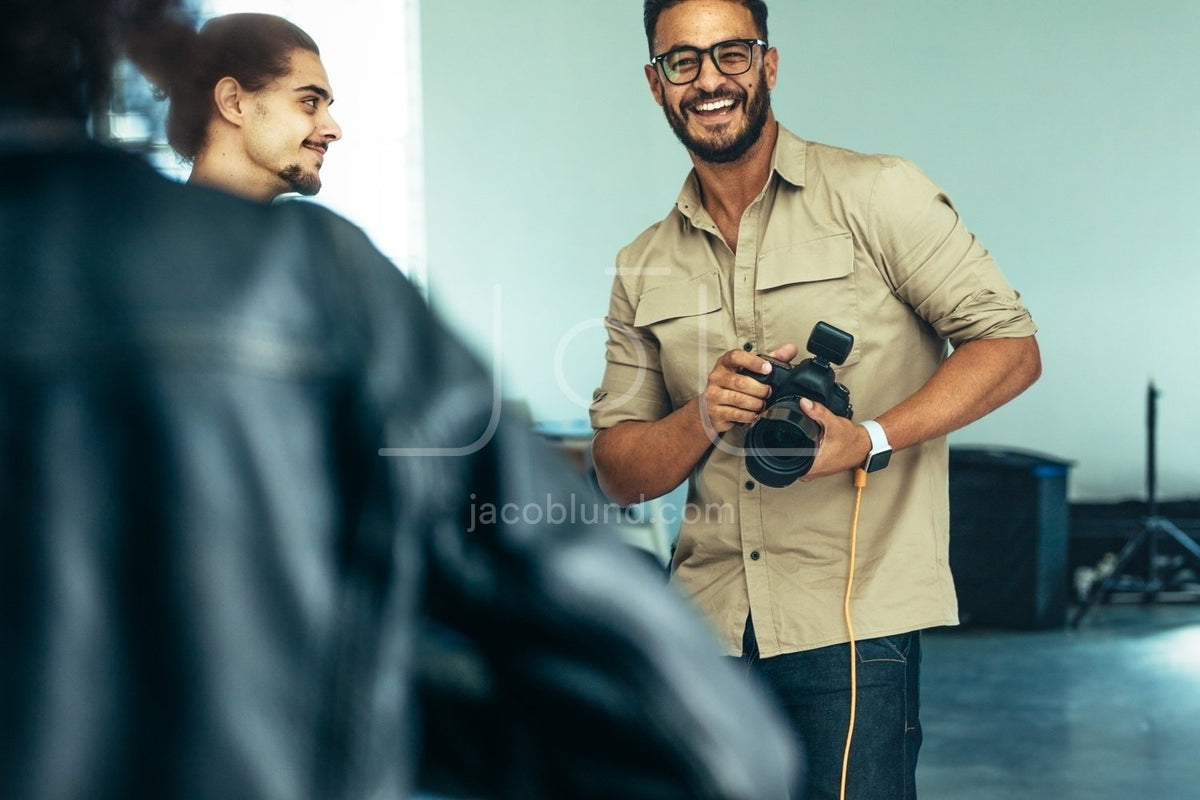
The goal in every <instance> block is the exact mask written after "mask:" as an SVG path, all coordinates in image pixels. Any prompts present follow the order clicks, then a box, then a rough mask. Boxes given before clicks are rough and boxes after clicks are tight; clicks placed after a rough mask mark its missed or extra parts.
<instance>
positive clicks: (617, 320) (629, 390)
mask: <svg viewBox="0 0 1200 800" xmlns="http://www.w3.org/2000/svg"><path fill="white" fill-rule="evenodd" d="M620 273H621V271H620V270H618V275H617V277H616V279H615V280H614V281H613V290H612V295H611V298H610V300H609V309H608V316H607V317H605V319H604V327H605V329H606V330H607V331H608V340H607V343H606V345H605V366H604V378H603V380H602V381H601V383H600V388H598V389H596V391H595V392H594V393H593V395H592V405H591V407H590V409H589V413H590V416H591V421H592V428H594V429H596V430H604V429H605V428H611V427H612V426H614V425H616V424H618V423H620V422H627V421H630V420H639V421H646V422H650V421H654V420H657V419H661V418H662V417H665V416H666V415H667V414H669V413H670V412H671V399H670V397H669V396H668V394H667V389H666V385H665V383H664V382H663V374H662V361H661V353H660V349H659V344H658V341H657V339H655V338H654V336H653V335H652V334H651V333H650V332H649V331H648V330H646V329H643V328H637V327H635V326H634V316H635V313H636V309H635V307H634V304H633V302H632V301H631V300H630V297H629V292H628V290H627V288H626V286H625V285H624V283H623V282H622V280H621V274H620Z"/></svg>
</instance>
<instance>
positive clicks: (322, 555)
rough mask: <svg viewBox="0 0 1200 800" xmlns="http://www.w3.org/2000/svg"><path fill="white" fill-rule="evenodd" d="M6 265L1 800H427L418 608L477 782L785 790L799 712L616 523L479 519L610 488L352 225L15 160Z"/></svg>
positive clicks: (0, 382) (109, 169) (46, 159)
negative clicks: (563, 460)
mask: <svg viewBox="0 0 1200 800" xmlns="http://www.w3.org/2000/svg"><path fill="white" fill-rule="evenodd" d="M43 144H44V143H43ZM0 259H2V262H0V526H2V533H0V635H2V639H0V797H3V798H6V800H12V799H17V798H38V799H39V800H40V799H41V798H88V800H97V799H100V798H150V797H156V798H166V797H171V798H222V800H225V799H227V798H288V800H294V799H295V798H306V797H320V798H368V797H370V798H382V797H405V796H407V795H408V793H409V792H410V791H411V789H412V786H413V784H414V781H415V779H416V776H415V774H414V773H415V770H416V766H415V765H416V764H417V763H418V761H419V759H420V752H421V748H422V746H423V743H422V741H421V740H422V734H421V733H420V731H422V730H424V729H425V728H427V727H428V726H425V725H422V724H420V722H419V711H420V708H421V704H420V703H419V702H418V699H417V695H416V693H415V692H414V689H413V686H414V674H415V671H416V668H415V662H416V659H415V657H414V653H415V651H416V650H417V647H416V645H415V644H414V642H415V641H416V640H417V633H418V629H419V627H420V626H419V624H418V620H420V619H422V618H425V619H432V620H436V623H437V629H438V630H439V631H441V632H443V634H444V633H445V632H446V631H450V632H451V638H452V639H454V640H455V641H460V642H462V643H464V647H463V650H462V652H464V653H468V654H469V655H470V658H469V659H468V660H466V661H455V660H454V659H443V660H442V662H440V663H442V665H443V666H444V667H445V669H447V670H451V671H453V670H454V669H456V668H457V667H455V666H454V665H455V664H456V663H458V664H460V666H461V665H462V664H467V665H468V666H467V667H466V668H463V669H462V670H460V671H461V673H462V675H460V677H462V676H466V678H467V679H466V683H467V684H469V685H470V686H471V687H472V688H471V690H470V691H473V692H477V695H478V696H477V697H476V698H475V700H477V701H478V703H477V704H476V705H475V706H473V707H474V708H476V710H477V711H479V714H478V716H477V717H474V718H472V719H470V720H467V719H466V718H464V724H463V725H461V726H460V727H459V728H458V730H459V731H460V732H461V734H462V741H461V745H462V748H463V752H467V751H470V752H473V753H475V754H476V758H477V759H482V761H477V762H476V764H477V766H478V765H480V764H482V765H483V766H484V767H486V769H483V770H481V774H479V775H466V776H460V777H461V778H462V779H463V780H462V782H463V784H464V786H468V787H470V788H471V789H472V790H475V791H480V792H486V793H489V794H492V795H495V796H503V797H514V798H521V800H531V799H532V798H536V797H564V798H596V799H597V800H601V799H602V800H621V799H622V798H683V797H696V798H744V800H763V799H764V798H771V797H782V793H783V791H784V788H783V786H784V783H785V781H786V780H787V771H788V770H789V769H790V767H789V761H788V759H789V757H790V752H789V750H788V745H786V744H785V737H784V735H783V733H782V728H781V727H780V725H779V723H778V721H777V718H776V716H775V715H774V713H773V712H772V711H771V710H770V709H769V707H768V706H767V705H766V704H764V702H763V701H762V699H761V698H760V697H759V696H758V695H757V694H755V693H753V692H751V691H750V690H749V689H748V688H747V687H746V686H744V685H743V684H742V683H741V682H740V680H739V679H738V678H737V677H736V676H735V674H734V672H733V669H732V667H730V666H728V665H727V664H725V663H723V661H722V660H721V659H719V657H717V656H716V655H715V650H714V646H713V644H712V643H711V641H710V638H709V636H708V634H707V632H706V631H705V630H704V628H703V627H702V625H701V624H700V623H699V622H698V621H697V620H696V619H694V618H693V617H692V614H691V612H690V610H689V609H688V608H687V607H686V605H685V604H684V603H683V602H682V601H680V600H679V599H677V598H675V597H674V596H673V595H672V594H671V592H670V591H669V590H668V589H666V588H665V587H664V586H663V585H662V581H661V579H660V578H659V577H658V576H655V575H653V574H652V572H651V571H650V570H649V569H648V568H645V567H644V565H643V563H642V562H641V560H640V559H638V558H636V557H635V556H634V555H633V554H632V553H630V552H629V551H627V550H626V549H625V548H624V547H623V546H621V545H619V544H616V542H615V540H614V539H613V537H612V536H611V535H606V534H610V532H607V531H603V530H597V529H595V528H594V527H593V528H591V529H589V528H588V526H583V525H570V524H561V525H551V524H541V525H531V524H526V521H525V520H526V519H528V518H529V517H530V516H531V515H528V514H526V515H520V516H523V517H524V518H525V519H517V520H516V523H515V524H505V523H504V521H498V522H496V523H495V524H492V525H484V526H480V525H476V526H474V527H475V530H474V531H473V532H472V533H468V532H467V528H468V527H472V526H471V520H470V519H468V517H469V516H470V514H471V513H472V506H471V504H472V503H476V504H483V503H487V502H492V503H495V504H497V507H499V506H500V505H502V504H506V503H511V504H515V505H514V507H515V508H518V509H520V508H522V507H523V506H524V505H525V504H542V505H544V504H546V503H547V502H548V497H555V498H562V499H563V501H564V502H566V498H567V496H568V495H570V494H571V493H574V495H575V497H576V501H577V502H578V499H579V498H584V497H586V496H588V495H587V493H588V492H589V489H588V488H587V487H586V486H584V485H582V484H576V483H573V482H572V481H571V480H570V479H569V478H567V477H565V472H566V470H565V469H564V468H563V465H561V464H559V463H558V462H557V461H556V460H554V459H553V458H552V457H550V456H548V455H547V454H546V453H545V452H543V451H542V449H541V447H540V446H539V445H538V444H537V443H536V442H535V441H531V438H532V437H530V436H529V435H527V434H526V432H525V428H524V426H523V425H521V424H520V423H519V422H515V423H514V422H510V421H508V420H506V419H503V418H501V419H500V420H499V421H497V419H496V418H495V417H494V414H493V411H494V407H493V399H494V398H493V395H492V383H491V381H490V380H489V379H488V376H487V375H486V374H485V372H484V370H482V369H481V368H480V367H479V365H478V364H477V363H476V362H475V360H474V359H473V358H471V356H470V355H468V353H467V352H466V351H465V350H464V349H463V348H462V347H461V346H460V345H459V343H458V342H457V340H456V339H455V338H454V337H452V336H451V335H449V334H448V333H447V332H446V330H445V329H444V328H443V327H442V326H440V325H439V324H438V323H437V322H436V321H435V320H434V319H433V318H431V316H430V315H429V313H428V312H427V310H426V307H425V305H424V304H423V302H422V299H421V298H420V296H419V295H418V294H417V293H416V292H415V291H414V290H413V289H412V288H411V287H410V285H409V284H408V283H407V282H406V281H405V280H404V279H403V278H402V276H401V275H400V273H399V272H398V271H397V270H395V269H394V267H393V266H392V265H391V264H390V263H388V262H387V261H386V260H385V259H384V258H383V257H382V256H381V255H380V254H379V253H378V252H377V251H376V250H375V249H374V248H373V247H372V246H371V245H370V244H369V243H368V241H367V239H366V238H365V237H364V236H363V235H362V234H361V233H360V232H359V231H358V230H357V229H355V228H354V227H352V226H350V225H348V224H346V223H345V222H343V221H342V220H340V219H338V218H336V217H335V216H333V215H331V214H329V213H328V212H325V211H323V210H322V209H320V208H319V207H317V206H314V205H312V204H308V203H283V204H278V205H275V206H261V205H257V204H251V203H248V202H244V201H241V200H239V199H236V198H233V197H230V196H226V195H223V194H221V193H218V192H215V191H208V190H204V189H199V188H195V187H186V186H180V185H177V184H174V183H171V182H169V181H167V180H165V179H163V178H161V177H160V176H158V175H157V174H156V173H154V172H153V171H152V170H151V169H150V168H149V167H147V166H145V165H144V164H143V163H142V162H141V161H140V160H137V159H135V158H133V157H130V156H125V155H121V154H116V153H113V152H109V151H105V150H101V149H99V148H94V147H90V146H87V145H83V144H80V145H79V146H72V147H55V148H47V147H44V146H43V147H40V148H39V147H38V146H36V145H34V146H27V145H23V146H21V147H14V146H13V145H12V143H11V142H9V143H8V144H6V145H4V148H3V152H0ZM501 416H503V415H501ZM381 448H390V449H392V450H393V452H391V454H389V455H381V454H380V449H381ZM513 516H514V515H508V518H509V519H512V518H513ZM442 652H450V651H446V650H443V651H442ZM432 663H435V664H436V663H439V662H437V661H436V659H435V660H434V661H433V662H432ZM472 665H473V666H472ZM472 670H474V672H472ZM436 671H437V670H435V672H436ZM443 677H446V676H445V675H443ZM450 677H451V678H453V676H452V675H451V676H450ZM453 682H454V681H453V680H449V681H448V683H450V684H453ZM469 693H470V692H468V694H469ZM472 702H474V701H472ZM434 707H435V708H437V707H438V706H437V705H436V704H435V705H434ZM449 722H450V730H454V724H455V721H454V720H450V721H449ZM467 722H470V723H471V725H475V724H476V723H477V724H478V726H477V727H468V725H467V724H466V723H467ZM439 727H440V728H441V729H443V730H445V729H446V720H439ZM449 745H450V749H451V750H454V749H455V742H453V741H451V742H449ZM441 746H442V747H444V746H446V742H443V743H442V745H441ZM484 773H486V774H484Z"/></svg>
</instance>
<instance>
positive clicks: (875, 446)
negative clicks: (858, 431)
mask: <svg viewBox="0 0 1200 800" xmlns="http://www.w3.org/2000/svg"><path fill="white" fill-rule="evenodd" d="M859 424H860V425H862V426H863V427H864V428H866V429H867V434H868V435H870V437H871V452H869V453H867V460H866V461H864V462H863V469H864V470H866V471H867V472H876V471H878V470H881V469H883V468H884V467H886V466H887V465H888V461H890V460H891V458H892V446H891V445H890V444H888V440H887V434H885V433H884V432H883V426H882V425H880V424H879V423H878V422H876V421H875V420H873V419H869V420H867V421H866V422H861V423H859Z"/></svg>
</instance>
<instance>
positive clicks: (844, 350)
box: [743, 322, 854, 488]
mask: <svg viewBox="0 0 1200 800" xmlns="http://www.w3.org/2000/svg"><path fill="white" fill-rule="evenodd" d="M807 346H808V351H809V352H810V353H812V357H811V358H806V359H804V360H803V361H801V362H800V363H799V364H796V365H795V366H792V365H790V364H787V363H786V362H783V361H779V360H778V359H775V358H771V357H770V356H763V355H760V356H759V357H760V358H762V359H765V360H766V361H769V362H771V365H772V369H771V372H770V373H769V374H767V375H762V374H756V373H753V372H747V371H745V370H743V374H745V375H749V376H750V377H752V378H754V379H755V380H756V381H758V382H759V383H765V384H766V385H767V386H769V387H770V388H771V396H770V398H768V400H767V407H766V408H765V409H764V410H763V412H762V414H760V415H759V418H758V419H757V420H755V421H754V422H753V423H751V425H750V428H749V430H747V431H746V444H745V449H746V469H747V470H748V471H749V472H750V474H751V475H752V476H753V477H754V478H755V479H756V480H757V481H758V482H759V483H762V484H765V485H767V486H773V487H775V488H782V487H784V486H788V485H790V484H791V483H792V482H793V481H795V480H796V479H797V478H799V477H801V476H803V475H805V474H806V473H807V472H808V471H809V469H811V468H812V464H813V461H814V460H815V459H816V456H817V447H818V445H819V444H820V441H821V435H822V434H823V433H824V431H823V429H822V427H821V424H820V423H819V422H817V421H816V420H814V419H813V418H812V417H810V416H808V415H807V414H805V413H804V412H803V411H801V410H800V400H801V399H802V398H805V397H807V398H808V399H809V400H812V401H813V402H815V403H820V404H821V405H823V406H825V407H826V408H828V409H829V410H830V411H831V412H833V413H834V414H837V415H838V416H839V417H845V418H847V419H850V418H852V417H853V415H854V409H853V408H852V407H851V405H850V390H849V389H847V388H846V387H845V386H843V385H842V384H840V383H838V382H837V378H836V376H835V375H834V371H833V367H832V366H831V364H842V363H843V362H844V361H845V360H846V358H847V357H848V356H849V355H850V349H851V348H852V347H853V346H854V337H853V336H852V335H850V334H849V333H846V332H845V331H843V330H841V329H840V328H836V327H834V326H833V325H830V324H829V323H828V322H818V323H817V324H816V325H814V326H813V329H812V333H811V334H810V335H809V337H808V345H807Z"/></svg>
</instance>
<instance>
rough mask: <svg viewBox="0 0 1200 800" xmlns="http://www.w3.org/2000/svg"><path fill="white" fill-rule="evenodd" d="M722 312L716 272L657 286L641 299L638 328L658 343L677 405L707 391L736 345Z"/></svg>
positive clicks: (639, 301) (667, 385)
mask: <svg viewBox="0 0 1200 800" xmlns="http://www.w3.org/2000/svg"><path fill="white" fill-rule="evenodd" d="M721 309H722V302H721V284H720V277H719V275H718V273H717V271H716V270H715V269H714V270H713V271H712V272H709V273H706V274H704V275H697V276H696V277H694V278H690V279H688V280H684V281H676V282H673V283H664V284H660V285H658V286H654V287H651V288H649V289H647V290H645V291H644V292H643V293H642V295H641V297H640V298H639V300H638V306H637V311H636V312H634V320H633V324H634V326H635V327H637V328H644V329H647V330H649V331H650V332H651V333H652V334H653V336H654V338H655V339H656V340H657V341H658V344H659V354H660V359H661V364H662V372H663V380H664V381H665V383H666V387H667V391H668V392H669V393H670V395H671V400H672V402H673V403H674V404H675V405H676V406H679V405H682V404H683V403H686V402H687V401H688V400H691V399H692V398H693V397H695V396H696V395H698V394H700V392H701V391H703V389H704V386H705V383H706V382H707V379H708V373H709V371H710V370H711V369H712V367H713V364H715V363H716V361H717V358H718V357H719V356H720V355H721V354H722V353H724V352H725V351H726V350H728V349H730V348H731V347H732V346H733V345H732V344H731V342H732V335H733V330H732V323H731V322H730V321H729V320H728V319H727V315H725V314H722V313H721Z"/></svg>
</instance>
